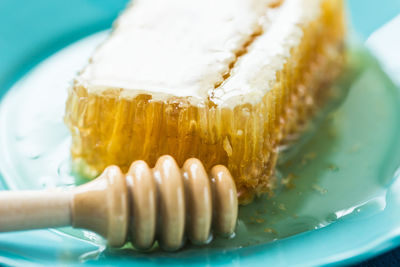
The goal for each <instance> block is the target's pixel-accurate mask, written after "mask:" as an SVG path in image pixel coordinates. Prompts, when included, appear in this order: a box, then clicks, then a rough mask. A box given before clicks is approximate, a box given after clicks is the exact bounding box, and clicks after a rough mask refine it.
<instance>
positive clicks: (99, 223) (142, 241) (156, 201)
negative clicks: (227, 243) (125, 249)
mask: <svg viewBox="0 0 400 267" xmlns="http://www.w3.org/2000/svg"><path fill="white" fill-rule="evenodd" d="M237 213H238V201H237V192H236V186H235V183H234V181H233V178H232V177H231V175H230V173H229V171H228V169H227V168H226V167H224V166H221V165H218V166H215V167H214V168H212V170H211V173H210V177H209V176H208V175H207V172H206V171H205V169H204V167H203V165H202V163H201V162H200V161H199V160H197V159H189V160H187V161H186V162H185V164H184V165H183V167H182V168H179V167H178V165H177V163H176V162H175V160H174V159H173V158H172V157H170V156H162V157H160V158H159V159H158V161H157V163H156V165H155V167H154V168H152V169H151V168H149V166H148V165H147V164H146V163H145V162H144V161H135V162H133V163H132V165H131V167H130V169H129V171H128V173H127V174H126V175H125V174H123V173H122V172H121V170H120V169H119V168H118V167H117V166H110V167H107V168H106V169H105V170H104V172H103V173H102V174H101V175H100V176H99V177H98V178H96V179H95V180H93V181H91V182H89V183H87V184H84V185H82V186H79V187H76V188H74V189H72V190H67V191H54V190H53V191H46V190H44V191H5V192H1V193H0V232H5V231H16V230H28V229H38V228H48V227H61V226H68V225H71V226H73V227H76V228H84V229H88V230H91V231H94V232H96V233H98V234H100V235H102V236H103V237H105V238H106V239H107V241H108V244H109V245H110V246H113V247H119V246H122V245H124V244H125V242H127V241H128V240H129V241H131V242H132V244H133V245H134V246H135V247H136V248H138V249H143V250H144V249H149V248H150V247H151V246H152V245H153V243H154V241H155V240H158V241H159V244H160V246H161V247H162V248H163V249H165V250H169V251H174V250H177V249H179V248H180V247H181V246H182V245H183V244H184V242H185V241H186V237H188V239H189V240H190V241H191V242H192V243H194V244H206V243H207V242H209V241H210V240H211V239H210V237H211V232H212V230H211V229H212V228H213V229H214V231H215V232H218V233H221V234H223V235H227V236H230V235H232V234H233V233H234V230H235V226H236V220H237Z"/></svg>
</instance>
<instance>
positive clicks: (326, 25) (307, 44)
mask: <svg viewBox="0 0 400 267" xmlns="http://www.w3.org/2000/svg"><path fill="white" fill-rule="evenodd" d="M286 1H290V0H286ZM320 2H321V5H322V7H321V12H320V13H319V15H318V16H317V18H316V19H313V20H312V21H310V22H309V23H307V25H304V26H303V27H302V32H303V34H302V37H301V41H300V43H299V45H297V46H296V47H292V48H291V50H290V56H288V57H287V58H286V59H285V62H284V65H283V68H281V69H278V70H276V73H275V81H274V84H273V86H272V88H271V90H269V91H267V92H266V93H265V95H264V96H263V97H262V99H260V101H258V102H257V103H240V104H238V105H230V106H221V105H218V104H216V103H215V102H214V101H213V99H212V98H208V99H207V100H206V101H205V105H195V104H193V103H192V102H191V101H190V99H188V98H187V97H179V96H176V97H174V96H170V97H168V98H166V99H164V100H160V99H156V98H154V97H153V95H152V94H151V93H148V94H147V93H143V92H141V93H139V94H137V95H133V96H122V92H123V91H124V89H123V88H117V87H116V88H112V87H109V88H106V89H104V90H102V91H95V92H92V91H89V90H88V89H87V88H86V87H85V86H84V85H82V84H78V83H75V84H74V86H73V87H72V88H71V89H70V90H69V96H68V100H67V105H66V114H65V122H66V124H67V125H68V127H69V129H70V131H71V135H72V147H71V154H72V158H73V163H74V167H75V170H76V171H78V172H80V173H81V174H83V175H85V176H88V177H94V176H96V175H98V174H99V173H101V172H102V171H103V170H104V168H105V167H107V166H109V165H111V164H115V165H118V166H120V167H121V168H122V170H123V171H125V172H126V171H127V170H128V168H129V166H130V164H131V163H132V161H134V160H139V159H140V160H144V161H146V162H148V163H149V165H150V166H154V164H155V163H156V160H157V159H158V158H159V157H160V156H162V155H165V154H169V155H172V156H173V157H174V158H175V159H176V160H177V162H178V164H179V165H180V166H182V164H183V163H184V162H185V160H187V159H188V158H191V157H196V158H198V159H200V160H201V161H202V162H203V163H204V166H205V168H206V169H207V170H210V169H211V168H212V167H213V166H214V165H217V164H223V165H226V166H227V167H228V169H229V170H230V172H231V173H232V176H233V177H234V179H235V182H236V186H237V188H238V192H239V195H240V202H241V203H247V202H249V201H251V199H252V198H253V197H254V196H255V195H259V194H261V193H265V192H270V191H271V189H273V186H274V179H273V174H274V168H275V164H276V159H277V156H278V155H277V148H278V146H279V144H280V143H281V142H282V141H283V140H284V139H285V137H287V136H288V135H291V134H293V133H295V132H296V131H298V129H299V126H300V125H303V124H304V122H305V121H307V120H309V119H310V117H311V115H312V114H313V113H314V112H315V107H316V104H315V103H316V102H317V101H318V100H319V99H320V97H321V95H323V93H324V91H325V90H326V88H328V87H329V85H330V84H331V83H332V81H333V80H334V79H335V78H336V77H337V76H338V74H339V72H340V69H341V66H342V63H343V52H344V35H345V29H344V28H345V27H344V15H343V2H342V1H338V0H322V1H320ZM262 34H264V33H261V35H262ZM253 38H255V39H257V38H258V37H257V36H253ZM247 47H248V46H246V48H247ZM246 53H247V51H246V50H244V51H241V52H240V54H238V57H240V56H242V54H244V55H245V54H246ZM231 65H234V63H233V64H231ZM230 75H232V74H230ZM225 79H229V73H228V74H226V75H225ZM221 84H223V82H222V83H219V84H216V87H218V86H221Z"/></svg>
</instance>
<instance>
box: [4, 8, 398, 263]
mask: <svg viewBox="0 0 400 267" xmlns="http://www.w3.org/2000/svg"><path fill="white" fill-rule="evenodd" d="M126 2H127V1H126V0H69V1H64V0H36V1H31V0H1V1H0V21H1V23H0V98H1V97H2V95H3V94H4V93H5V92H6V91H7V89H8V88H9V87H10V86H11V85H12V84H13V83H14V82H16V81H17V80H18V79H19V78H21V77H22V76H23V75H24V74H25V73H26V72H27V71H29V70H30V69H32V68H33V67H34V66H35V65H36V64H37V63H39V62H40V61H42V60H43V59H45V58H46V57H48V56H49V55H51V54H52V53H54V52H56V51H58V50H59V49H61V48H62V47H65V46H67V45H68V44H70V43H73V42H75V41H76V40H79V39H81V38H82V37H84V36H87V35H89V34H91V33H94V32H97V31H99V30H102V29H106V28H109V27H110V26H111V23H112V21H113V20H114V19H115V17H116V16H117V15H118V13H119V11H120V10H121V9H123V7H124V6H125V4H126ZM348 2H349V7H350V10H351V12H350V13H351V20H352V22H353V25H354V27H355V29H356V31H357V32H358V34H359V35H360V38H361V39H364V40H365V39H366V38H367V37H368V36H369V35H370V34H371V33H372V32H373V31H374V30H375V29H377V28H378V27H379V26H381V25H382V24H383V23H385V22H386V21H388V20H390V19H391V18H392V17H394V16H395V15H397V14H399V12H400V1H396V0H392V1H389V0H387V1H376V0H349V1H348ZM377 11H379V12H377ZM0 160H1V159H0ZM2 186H4V185H2V184H1V182H0V187H2ZM395 187H396V188H397V187H398V186H395ZM393 192H395V191H393ZM396 192H397V191H396ZM399 212H400V211H399V210H398V209H397V207H388V209H387V210H386V211H385V213H384V214H383V215H380V216H372V217H368V218H364V219H363V220H364V221H366V222H367V223H365V224H362V225H361V227H360V225H359V224H355V223H353V221H354V220H356V219H354V220H344V221H339V222H338V223H335V224H334V225H331V226H328V227H326V228H323V229H320V230H318V231H315V232H310V233H305V234H301V235H298V236H296V237H293V238H289V239H286V240H283V242H280V244H274V245H271V244H267V245H262V246H258V247H252V248H245V249H240V250H237V251H233V252H229V253H222V254H218V253H211V254H209V255H208V256H207V257H204V256H203V255H194V256H193V257H183V258H180V259H176V258H173V257H165V259H163V262H164V263H165V264H168V265H175V264H182V265H183V264H198V265H203V264H210V263H213V264H216V263H218V264H228V263H232V262H235V263H238V264H240V263H245V264H246V265H249V264H252V265H254V266H255V265H259V264H260V259H261V263H262V258H263V257H266V256H271V257H276V259H277V260H279V259H280V258H282V257H286V256H287V255H285V254H282V252H281V251H280V249H279V247H280V246H286V247H289V248H290V247H293V248H297V249H298V246H301V245H302V244H303V243H304V242H311V243H313V242H315V243H316V244H317V243H318V242H317V240H320V239H321V238H326V240H332V239H333V238H335V241H334V242H335V243H336V244H344V246H346V244H348V243H349V242H355V243H358V244H359V247H360V249H359V250H358V251H352V254H351V255H348V256H355V257H353V258H351V259H348V257H347V255H340V257H337V258H335V259H331V263H334V262H335V261H336V260H343V261H344V262H346V263H348V264H351V263H354V262H357V261H360V260H364V259H366V258H368V257H371V256H374V255H376V253H381V252H384V251H385V250H387V249H389V248H392V247H393V246H394V245H395V244H399V243H400V240H399V238H398V237H397V238H394V237H395V236H390V238H389V236H387V237H386V238H384V237H382V239H379V238H376V239H375V240H369V239H366V238H364V236H363V233H365V232H368V231H371V229H372V228H371V227H377V226H379V227H381V228H382V229H385V227H387V228H393V227H394V226H393V225H390V223H391V222H392V221H395V220H396V219H397V220H398V221H399V219H400V213H399ZM340 229H346V232H351V233H352V234H353V235H355V236H359V239H358V240H353V239H349V238H348V237H347V235H346V234H345V233H343V232H341V230H340ZM316 232H318V233H316ZM15 240H18V242H15ZM304 240H306V241H304ZM387 240H389V242H387ZM49 244H51V248H52V249H48V248H49ZM369 244H370V245H369ZM353 245H354V244H353ZM327 247H328V246H327ZM93 249H95V247H93V246H92V245H90V244H89V243H85V242H82V241H80V240H77V239H75V238H72V237H62V236H60V235H58V234H55V233H53V232H51V231H47V230H40V231H32V232H21V233H12V234H2V235H1V236H0V263H3V264H6V265H10V266H16V265H20V266H26V265H27V264H28V263H29V265H33V263H32V262H36V264H37V265H40V264H44V263H51V262H54V261H55V260H60V259H62V260H63V262H64V263H68V259H69V258H73V256H74V255H82V254H84V253H85V252H90V251H92V250H93ZM318 249H320V248H319V247H315V250H318ZM21 251H23V252H24V253H23V256H21V255H22V254H21ZM298 251H299V252H298V253H299V254H301V253H303V254H304V255H306V254H307V251H304V250H301V249H298ZM399 253H400V252H399V251H395V252H392V254H389V255H388V256H386V257H384V258H380V259H377V260H375V261H372V262H369V263H367V264H377V265H378V264H382V266H388V264H390V263H392V262H393V260H395V258H397V259H398V258H399V257H398V256H399ZM38 255H40V256H38ZM104 255H105V256H107V258H108V259H111V260H110V261H105V263H109V264H112V263H113V261H112V260H118V263H119V264H128V263H129V262H130V260H131V259H135V261H136V262H137V263H143V264H145V263H146V264H148V265H151V264H152V262H153V260H152V257H151V256H148V255H142V254H140V255H138V254H136V255H135V254H130V253H128V252H125V251H123V250H121V251H107V252H106V253H105V254H104ZM104 255H103V256H101V257H105V256H104ZM393 255H396V256H393ZM122 256H124V257H122ZM96 262H98V261H95V260H88V261H86V263H88V264H89V263H96ZM288 262H292V263H293V262H296V260H295V259H292V260H290V259H288ZM114 263H115V261H114ZM308 263H309V264H319V263H321V262H315V261H314V262H310V261H309V262H308ZM323 263H329V259H327V260H326V261H324V262H323ZM397 263H398V261H397Z"/></svg>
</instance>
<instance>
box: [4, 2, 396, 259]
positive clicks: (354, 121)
mask: <svg viewBox="0 0 400 267" xmlns="http://www.w3.org/2000/svg"><path fill="white" fill-rule="evenodd" d="M125 4H126V1H115V0H114V1H111V0H108V1H107V0H101V1H99V0H96V1H93V0H84V1H82V0H71V1H61V0H60V1H51V0H40V1H39V0H38V1H35V2H33V1H22V0H18V1H15V0H14V1H11V0H7V1H1V2H0V21H1V22H2V23H0V24H1V26H0V36H1V37H0V51H1V52H0V59H1V60H0V98H1V102H0V171H1V177H0V178H1V179H0V188H4V189H6V188H8V189H32V188H35V189H40V188H44V187H45V188H51V187H70V186H74V185H75V184H76V183H77V182H80V181H79V180H77V177H74V176H73V175H72V174H71V173H70V171H69V169H70V168H69V158H68V154H69V153H68V147H69V142H70V139H69V134H68V131H67V129H66V128H65V126H64V125H63V123H62V116H63V110H64V102H65V98H66V88H67V87H68V85H69V82H70V81H71V79H72V77H73V76H74V74H75V73H76V71H77V70H79V69H80V68H81V67H82V66H83V65H84V64H85V62H86V60H87V58H88V57H89V55H90V54H91V53H92V51H93V49H94V48H95V47H96V45H98V44H99V43H100V42H101V41H102V40H103V39H104V38H105V36H106V35H107V33H108V30H107V29H108V28H109V27H110V25H111V22H112V21H113V20H114V19H115V17H116V16H117V14H118V12H119V11H120V10H121V9H123V7H124V5H125ZM348 4H349V9H350V18H351V21H352V25H353V28H354V29H355V31H354V32H355V33H352V38H353V37H354V36H356V37H355V39H358V40H360V39H361V40H362V41H363V42H365V44H366V47H367V50H366V49H365V48H362V47H361V48H360V47H359V46H355V48H354V49H352V51H350V55H351V58H352V60H351V64H350V66H349V71H348V73H347V75H346V77H343V79H342V80H341V81H339V82H338V83H337V84H336V86H335V88H334V89H335V90H332V92H334V94H333V95H332V99H333V100H332V101H331V103H329V104H328V105H327V106H326V108H325V111H324V112H322V113H323V115H321V116H319V117H318V118H317V119H316V120H315V123H314V124H313V125H311V126H312V127H310V129H312V130H310V131H309V133H308V134H306V135H305V136H304V138H302V140H301V142H299V144H298V145H296V146H295V147H293V148H291V149H290V150H288V151H286V152H284V154H283V157H282V160H281V162H280V163H279V166H278V174H279V177H281V181H282V186H281V188H280V192H279V194H277V195H276V196H275V197H273V198H269V199H268V198H266V197H263V198H260V199H258V200H257V201H256V202H255V203H253V204H251V205H249V206H246V207H242V208H241V209H240V215H239V223H238V227H237V232H236V236H235V237H234V238H233V239H229V240H226V239H222V238H218V237H217V238H216V239H215V241H214V242H213V243H212V244H210V245H209V246H206V247H194V246H187V247H185V248H184V249H183V250H182V251H180V252H178V253H165V252H161V251H159V250H155V251H152V252H150V253H139V252H136V251H135V250H133V249H132V248H131V247H129V246H126V247H124V248H122V249H108V248H106V246H105V245H104V240H103V239H102V238H101V237H99V236H97V235H95V234H93V233H91V232H88V231H81V230H73V229H71V228H63V229H51V230H37V231H29V232H18V233H3V234H1V235H0V264H6V265H10V266H27V265H31V266H32V265H43V264H54V263H57V264H67V265H82V264H85V265H125V264H132V265H133V264H137V265H141V266H154V265H159V264H165V265H174V266H176V265H186V264H191V265H205V264H207V265H231V264H235V265H244V266H247V265H249V264H252V265H254V266H265V265H272V266H311V265H329V264H338V263H340V264H344V263H354V262H357V261H360V260H365V259H367V258H370V257H372V256H375V255H377V254H378V253H382V252H384V251H386V250H388V249H390V248H393V247H394V246H398V245H400V90H399V88H398V86H396V84H397V85H400V78H399V77H400V64H399V62H400V52H399V51H398V47H400V37H398V36H400V32H399V29H400V16H397V17H395V16H396V15H397V14H398V13H399V12H400V3H398V1H386V4H385V6H382V4H379V3H377V1H374V0H369V1H361V0H358V1H357V0H350V1H349V2H348ZM376 10H379V11H380V12H379V15H377V12H373V11H376ZM370 13H371V14H374V16H370V15H369V14H370ZM389 21H390V22H389ZM382 25H384V26H382ZM363 46H364V45H363ZM352 47H353V46H352ZM372 55H373V56H372ZM375 57H376V58H377V59H378V60H376V59H375Z"/></svg>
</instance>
